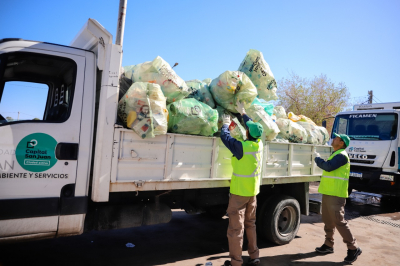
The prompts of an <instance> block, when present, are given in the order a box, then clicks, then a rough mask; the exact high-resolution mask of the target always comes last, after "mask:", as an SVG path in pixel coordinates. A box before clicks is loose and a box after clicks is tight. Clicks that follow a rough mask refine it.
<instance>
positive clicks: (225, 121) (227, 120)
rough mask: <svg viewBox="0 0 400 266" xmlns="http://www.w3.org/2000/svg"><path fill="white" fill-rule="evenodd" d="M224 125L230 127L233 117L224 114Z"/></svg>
mask: <svg viewBox="0 0 400 266" xmlns="http://www.w3.org/2000/svg"><path fill="white" fill-rule="evenodd" d="M222 123H223V124H224V125H228V126H229V125H230V124H231V116H230V115H227V114H223V115H222Z"/></svg>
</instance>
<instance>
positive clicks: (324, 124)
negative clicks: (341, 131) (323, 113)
mask: <svg viewBox="0 0 400 266" xmlns="http://www.w3.org/2000/svg"><path fill="white" fill-rule="evenodd" d="M322 126H323V127H324V128H326V120H322Z"/></svg>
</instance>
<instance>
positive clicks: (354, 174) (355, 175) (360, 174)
mask: <svg viewBox="0 0 400 266" xmlns="http://www.w3.org/2000/svg"><path fill="white" fill-rule="evenodd" d="M350 176H352V177H359V178H362V173H356V172H350Z"/></svg>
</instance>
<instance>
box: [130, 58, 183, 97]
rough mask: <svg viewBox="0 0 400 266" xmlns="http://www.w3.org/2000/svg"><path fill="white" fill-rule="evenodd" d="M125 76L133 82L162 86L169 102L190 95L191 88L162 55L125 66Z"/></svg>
mask: <svg viewBox="0 0 400 266" xmlns="http://www.w3.org/2000/svg"><path fill="white" fill-rule="evenodd" d="M124 71H125V77H127V78H129V79H130V80H132V82H149V83H155V84H158V85H160V86H161V90H162V91H163V93H164V95H165V97H167V103H172V102H175V101H178V100H181V99H183V98H185V97H186V96H188V95H189V93H190V92H189V88H188V86H187V85H186V83H185V81H183V79H181V78H180V77H179V76H178V75H177V74H176V73H175V71H174V70H173V69H172V68H171V66H170V65H169V64H168V63H167V62H165V61H164V59H162V58H161V57H160V56H157V57H156V58H155V59H154V60H153V61H148V62H144V63H141V64H138V65H134V66H126V67H124Z"/></svg>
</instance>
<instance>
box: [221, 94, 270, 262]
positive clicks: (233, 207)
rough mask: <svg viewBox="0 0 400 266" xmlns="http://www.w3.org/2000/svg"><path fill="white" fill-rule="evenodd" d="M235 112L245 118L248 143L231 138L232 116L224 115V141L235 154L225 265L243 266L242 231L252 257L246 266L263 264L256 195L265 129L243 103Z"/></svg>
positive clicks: (222, 137)
mask: <svg viewBox="0 0 400 266" xmlns="http://www.w3.org/2000/svg"><path fill="white" fill-rule="evenodd" d="M236 110H237V111H238V112H239V113H240V114H241V115H242V117H243V120H244V122H245V125H246V137H247V140H246V141H238V140H236V139H234V138H232V137H231V136H230V132H229V126H230V124H231V117H230V116H229V115H226V114H225V115H223V123H224V124H223V126H222V128H221V140H222V142H223V143H224V144H225V146H226V147H227V148H228V149H229V150H230V151H231V152H232V154H233V157H232V160H231V163H232V168H233V173H232V179H231V185H230V197H229V205H228V209H227V213H228V216H229V226H228V233H227V236H228V243H229V257H230V258H231V260H230V261H229V260H227V261H225V264H224V265H225V266H229V265H233V266H241V265H242V264H243V259H242V245H243V232H244V229H245V230H246V235H247V240H248V242H249V244H248V253H249V256H250V259H249V261H248V262H247V264H246V265H257V264H259V263H260V259H259V250H258V247H257V236H256V208H257V198H256V195H257V194H258V193H259V192H260V178H261V169H262V157H263V150H264V148H263V143H262V141H261V139H260V137H261V135H262V133H263V127H262V126H261V124H260V123H254V122H253V121H252V120H251V118H250V117H248V116H247V115H246V113H245V110H244V104H243V103H240V102H239V101H238V102H237V103H236Z"/></svg>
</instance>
